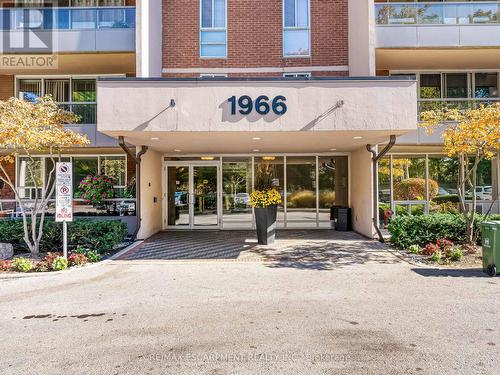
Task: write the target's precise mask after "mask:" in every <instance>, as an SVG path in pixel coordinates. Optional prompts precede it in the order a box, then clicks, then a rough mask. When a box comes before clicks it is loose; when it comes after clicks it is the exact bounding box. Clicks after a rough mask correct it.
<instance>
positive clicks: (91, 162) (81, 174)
mask: <svg viewBox="0 0 500 375" xmlns="http://www.w3.org/2000/svg"><path fill="white" fill-rule="evenodd" d="M97 173H98V158H97V156H75V157H73V194H76V192H77V191H78V185H79V184H80V182H81V181H82V180H83V179H84V178H85V177H87V176H88V175H89V174H92V175H96V174H97Z"/></svg>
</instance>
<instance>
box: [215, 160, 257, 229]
mask: <svg viewBox="0 0 500 375" xmlns="http://www.w3.org/2000/svg"><path fill="white" fill-rule="evenodd" d="M251 193H252V158H247V157H241V158H224V159H223V163H222V210H223V217H222V220H223V221H222V222H223V226H224V228H246V229H248V228H251V227H252V207H251V206H250V194H251Z"/></svg>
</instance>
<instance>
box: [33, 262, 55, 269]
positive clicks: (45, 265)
mask: <svg viewBox="0 0 500 375" xmlns="http://www.w3.org/2000/svg"><path fill="white" fill-rule="evenodd" d="M50 266H51V265H50V264H49V263H47V262H46V261H45V260H40V261H39V262H36V263H35V267H34V268H33V271H35V272H47V271H50Z"/></svg>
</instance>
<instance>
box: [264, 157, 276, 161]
mask: <svg viewBox="0 0 500 375" xmlns="http://www.w3.org/2000/svg"><path fill="white" fill-rule="evenodd" d="M262 160H266V161H272V160H276V156H263V157H262Z"/></svg>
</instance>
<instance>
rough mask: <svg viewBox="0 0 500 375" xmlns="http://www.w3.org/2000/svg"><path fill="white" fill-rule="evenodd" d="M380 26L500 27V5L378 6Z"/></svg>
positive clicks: (434, 4) (414, 4) (492, 3)
mask: <svg viewBox="0 0 500 375" xmlns="http://www.w3.org/2000/svg"><path fill="white" fill-rule="evenodd" d="M375 19H376V23H377V25H385V26H391V25H488V24H496V25H498V24H500V3H498V2H478V3H474V2H462V3H458V2H456V3H449V4H440V3H421V2H420V3H408V2H406V3H405V2H401V3H385V4H376V5H375Z"/></svg>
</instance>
